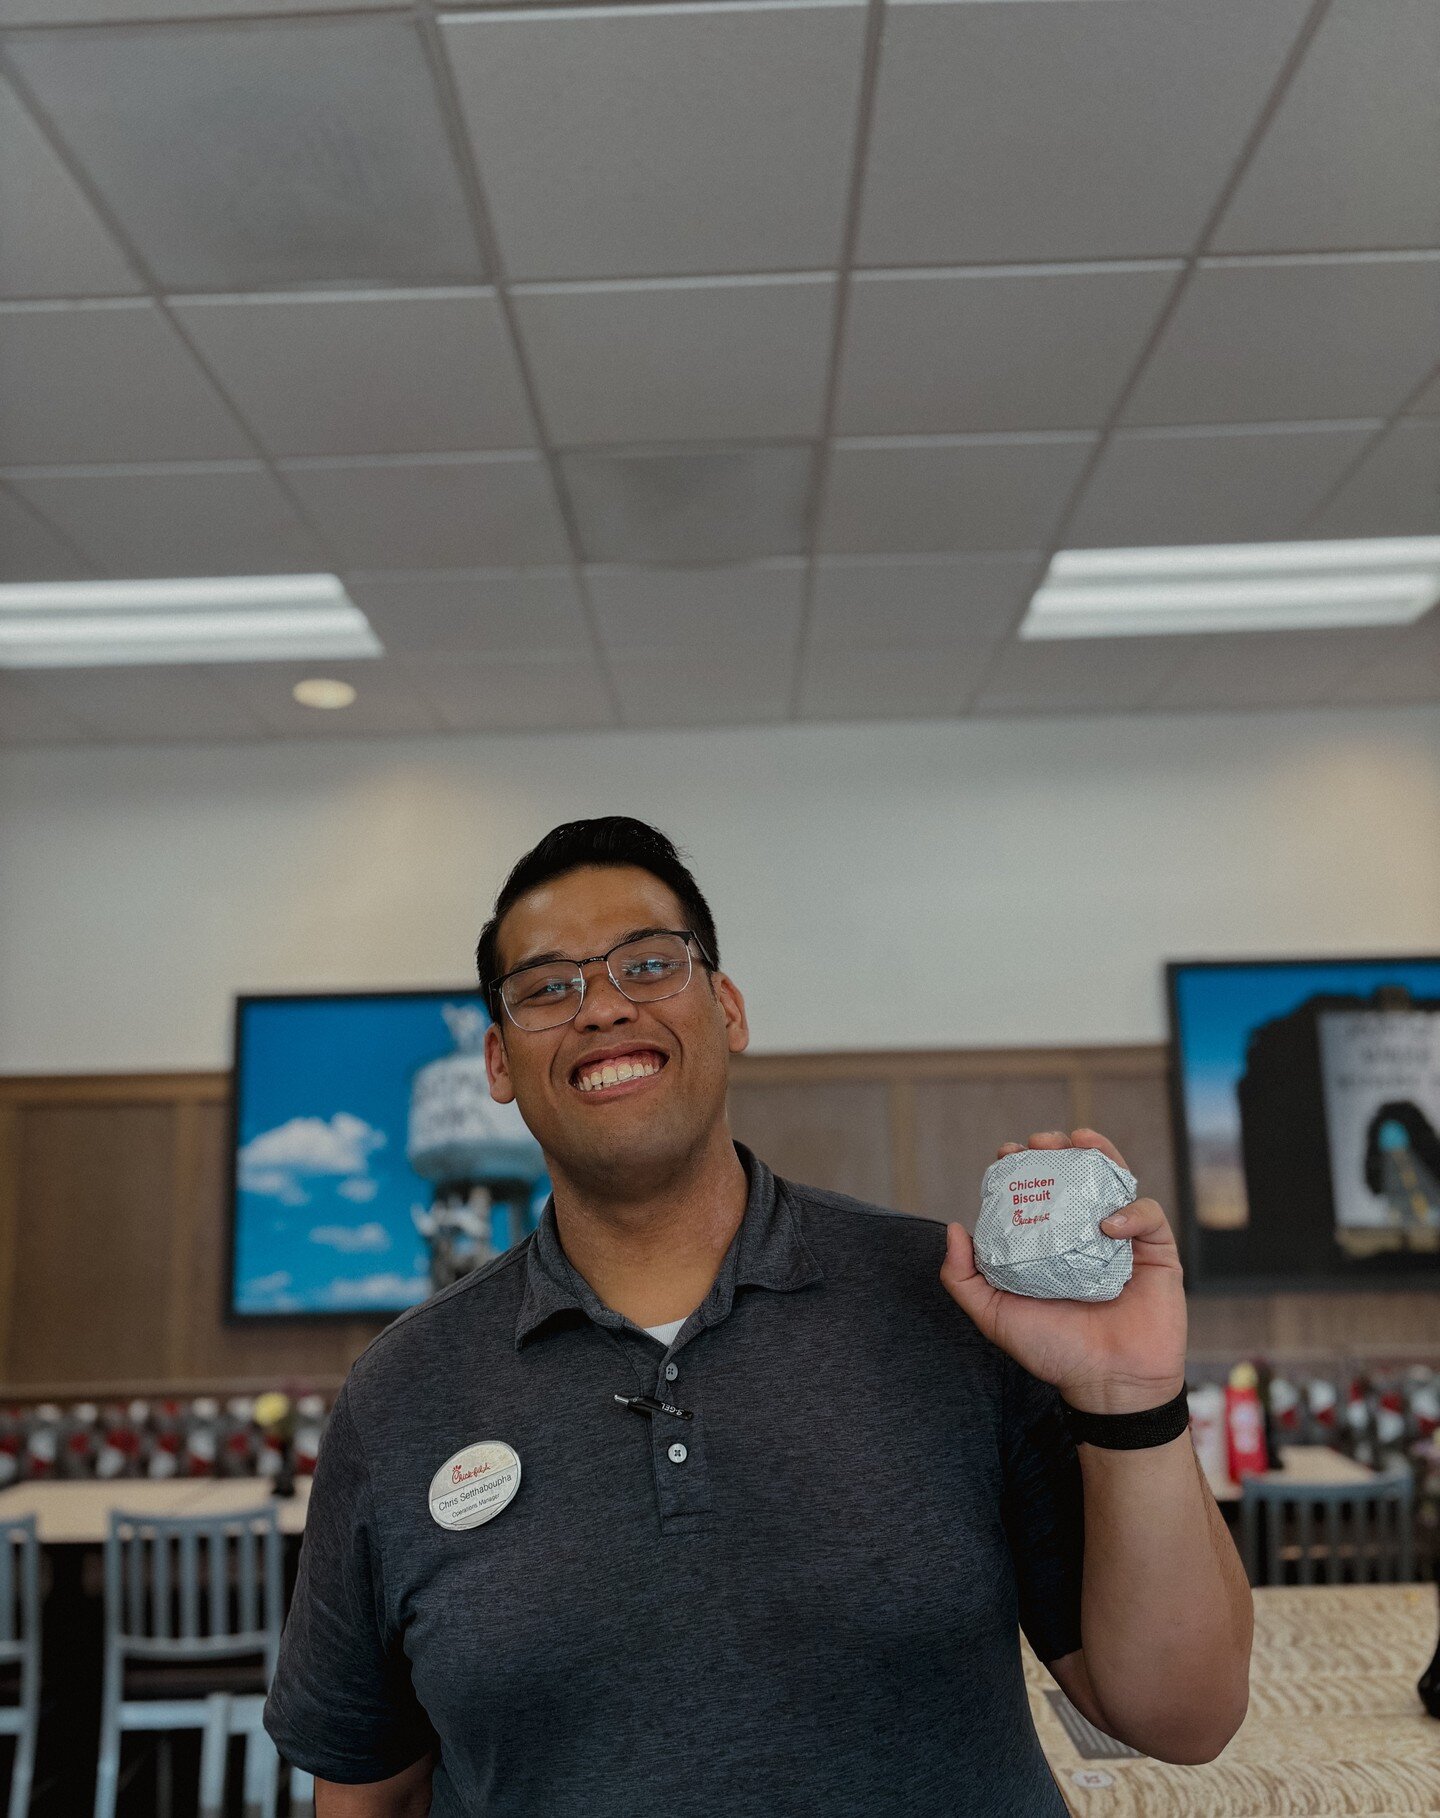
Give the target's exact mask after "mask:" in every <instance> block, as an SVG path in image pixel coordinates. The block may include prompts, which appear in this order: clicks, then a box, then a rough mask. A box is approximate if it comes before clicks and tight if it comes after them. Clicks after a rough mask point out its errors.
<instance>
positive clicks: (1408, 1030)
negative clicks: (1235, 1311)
mask: <svg viewBox="0 0 1440 1818" xmlns="http://www.w3.org/2000/svg"><path fill="white" fill-rule="evenodd" d="M1166 971H1167V981H1168V986H1169V1004H1170V1026H1171V1037H1172V1053H1173V1057H1174V1065H1173V1075H1172V1079H1173V1106H1174V1118H1175V1143H1176V1155H1177V1160H1178V1163H1179V1180H1180V1196H1181V1209H1182V1215H1183V1217H1182V1226H1183V1229H1182V1256H1183V1259H1184V1262H1185V1266H1186V1272H1187V1277H1188V1281H1189V1285H1191V1286H1192V1287H1195V1288H1197V1289H1200V1290H1202V1291H1203V1290H1207V1289H1208V1290H1215V1291H1225V1292H1231V1293H1233V1292H1236V1291H1237V1290H1238V1291H1244V1290H1246V1289H1254V1290H1257V1291H1258V1290H1264V1291H1266V1292H1273V1291H1275V1290H1277V1289H1287V1288H1304V1287H1313V1288H1337V1287H1342V1288H1348V1287H1354V1288H1362V1287H1363V1288H1375V1287H1385V1286H1391V1287H1404V1288H1411V1289H1413V1288H1416V1287H1421V1286H1424V1285H1426V1284H1427V1283H1428V1284H1429V1285H1431V1286H1433V1287H1435V1288H1437V1289H1440V958H1433V957H1432V958H1421V959H1339V960H1255V961H1243V962H1242V961H1233V960H1225V961H1192V962H1187V963H1178V962H1177V963H1175V964H1172V965H1170V966H1168V967H1167V968H1166Z"/></svg>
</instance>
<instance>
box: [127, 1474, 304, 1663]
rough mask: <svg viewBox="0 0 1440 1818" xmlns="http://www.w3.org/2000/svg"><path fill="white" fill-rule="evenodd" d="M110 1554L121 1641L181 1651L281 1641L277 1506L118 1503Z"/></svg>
mask: <svg viewBox="0 0 1440 1818" xmlns="http://www.w3.org/2000/svg"><path fill="white" fill-rule="evenodd" d="M262 1546H263V1547H264V1549H265V1551H264V1561H263V1571H262V1570H261V1547H262ZM105 1564H106V1596H107V1624H109V1625H112V1626H113V1632H114V1633H115V1634H116V1636H117V1637H118V1639H119V1640H120V1641H121V1643H122V1645H123V1644H125V1643H133V1644H135V1646H136V1650H137V1651H144V1652H153V1650H154V1647H155V1645H156V1644H160V1645H162V1646H163V1645H165V1644H168V1645H169V1646H170V1648H171V1649H172V1650H173V1652H174V1653H176V1654H177V1655H182V1656H183V1655H185V1654H187V1653H189V1654H198V1653H214V1652H215V1650H216V1647H217V1645H218V1646H219V1647H221V1648H222V1649H223V1647H224V1645H225V1644H226V1643H227V1642H231V1641H234V1642H236V1643H237V1644H240V1645H241V1646H243V1647H246V1648H248V1647H254V1648H256V1649H262V1648H263V1649H266V1650H268V1651H273V1645H272V1637H271V1635H270V1630H271V1629H272V1628H273V1630H274V1638H273V1640H275V1641H278V1636H279V1629H280V1621H281V1551H280V1531H279V1525H278V1514H277V1511H276V1510H275V1509H274V1508H273V1507H271V1506H264V1507H261V1508H258V1509H247V1510H244V1511H242V1512H239V1513H236V1514H233V1515H212V1516H205V1515H200V1516H165V1517H163V1518H162V1517H154V1516H134V1515H127V1514H125V1513H124V1512H123V1511H116V1512H115V1513H113V1514H112V1515H111V1517H110V1532H109V1535H108V1537H107V1540H106V1561H105ZM122 1587H123V1595H122ZM232 1588H233V1589H235V1590H236V1591H237V1592H238V1594H237V1595H232ZM262 1590H263V1594H264V1609H263V1611H262V1608H261V1594H262Z"/></svg>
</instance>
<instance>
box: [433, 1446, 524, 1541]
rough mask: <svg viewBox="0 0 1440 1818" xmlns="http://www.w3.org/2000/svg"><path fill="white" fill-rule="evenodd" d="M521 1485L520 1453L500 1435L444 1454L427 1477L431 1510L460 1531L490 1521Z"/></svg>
mask: <svg viewBox="0 0 1440 1818" xmlns="http://www.w3.org/2000/svg"><path fill="white" fill-rule="evenodd" d="M519 1488H520V1456H519V1454H518V1453H517V1452H516V1450H515V1448H514V1447H513V1446H508V1445H506V1443H505V1441H504V1440H503V1439H479V1440H476V1441H475V1443H474V1444H473V1445H468V1446H464V1447H462V1448H461V1450H460V1451H458V1452H456V1453H454V1454H453V1455H452V1456H451V1457H449V1458H447V1459H446V1460H445V1462H444V1464H442V1465H441V1467H440V1469H439V1470H438V1471H437V1472H436V1473H435V1475H434V1476H433V1477H432V1478H431V1479H430V1493H429V1502H430V1513H431V1515H432V1516H433V1518H434V1519H435V1520H436V1521H437V1522H438V1523H439V1525H440V1526H441V1527H442V1528H449V1529H451V1530H452V1531H455V1532H459V1531H461V1530H462V1529H465V1528H478V1527H479V1526H480V1525H481V1523H482V1522H486V1521H493V1520H494V1519H495V1517H496V1516H497V1515H498V1514H499V1513H500V1511H501V1510H502V1509H504V1508H507V1507H508V1506H509V1504H510V1503H511V1502H512V1501H513V1499H514V1496H515V1492H516V1491H517V1490H518V1489H519Z"/></svg>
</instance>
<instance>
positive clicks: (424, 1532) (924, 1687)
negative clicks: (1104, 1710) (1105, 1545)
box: [265, 1145, 1083, 1818]
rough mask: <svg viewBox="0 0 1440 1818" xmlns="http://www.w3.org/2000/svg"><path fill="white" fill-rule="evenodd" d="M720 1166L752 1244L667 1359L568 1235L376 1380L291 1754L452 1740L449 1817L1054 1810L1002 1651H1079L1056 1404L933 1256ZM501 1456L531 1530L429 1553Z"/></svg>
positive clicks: (784, 1188)
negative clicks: (461, 1478)
mask: <svg viewBox="0 0 1440 1818" xmlns="http://www.w3.org/2000/svg"><path fill="white" fill-rule="evenodd" d="M737 1148H738V1149H739V1153H740V1156H741V1159H742V1160H743V1162H744V1163H745V1167H746V1171H747V1175H748V1177H749V1182H750V1196H749V1203H748V1206H747V1208H746V1212H745V1217H744V1220H743V1222H742V1224H741V1227H740V1229H739V1231H738V1232H737V1233H736V1237H735V1241H734V1242H733V1243H732V1244H731V1246H730V1249H729V1251H728V1252H727V1254H726V1257H725V1260H724V1263H723V1265H722V1267H721V1269H720V1272H719V1275H718V1276H717V1277H716V1280H715V1283H714V1286H713V1287H712V1288H711V1290H710V1293H709V1294H708V1295H707V1297H706V1299H705V1302H704V1304H703V1305H702V1306H701V1307H699V1308H698V1309H697V1310H696V1311H695V1312H694V1313H692V1314H691V1316H690V1318H689V1319H688V1320H687V1321H686V1322H685V1325H684V1327H683V1328H682V1329H681V1331H680V1333H679V1334H678V1335H677V1337H676V1339H675V1341H674V1343H673V1344H672V1345H671V1346H670V1347H669V1349H668V1351H667V1350H666V1349H664V1348H663V1347H662V1346H661V1345H660V1343H659V1342H658V1341H657V1340H655V1339H653V1338H651V1337H649V1336H648V1335H647V1334H646V1333H644V1332H642V1331H641V1330H639V1329H638V1328H637V1327H635V1326H633V1325H631V1324H630V1323H629V1321H628V1320H626V1319H624V1318H622V1317H621V1315H619V1314H618V1313H613V1312H611V1311H610V1310H609V1309H608V1308H606V1307H604V1306H602V1305H601V1304H600V1302H599V1301H598V1300H597V1299H596V1297H595V1295H594V1293H593V1292H592V1291H591V1289H590V1287H589V1286H588V1284H587V1283H586V1282H585V1281H583V1280H582V1279H581V1278H580V1276H579V1275H577V1274H576V1272H575V1271H574V1270H573V1269H572V1268H571V1267H570V1264H569V1262H568V1261H567V1259H566V1256H565V1253H564V1251H563V1250H562V1248H561V1246H560V1242H559V1236H558V1232H557V1229H556V1224H555V1215H554V1208H553V1205H552V1206H551V1207H547V1209H546V1212H545V1216H544V1219H543V1221H542V1223H541V1225H540V1228H539V1230H538V1231H537V1232H536V1233H535V1235H534V1237H533V1238H530V1239H527V1240H526V1241H525V1242H524V1243H523V1244H520V1245H518V1246H517V1247H516V1248H515V1249H513V1250H510V1251H507V1252H506V1254H505V1255H504V1256H502V1257H499V1258H498V1259H497V1260H496V1261H495V1262H493V1263H491V1264H489V1265H487V1266H486V1267H485V1268H483V1269H480V1270H478V1271H476V1272H475V1273H474V1274H472V1275H468V1276H466V1277H465V1278H464V1279H463V1280H461V1281H459V1282H456V1283H455V1284H454V1286H453V1287H450V1288H447V1289H446V1290H445V1291H444V1292H443V1293H441V1294H438V1295H436V1296H435V1297H434V1298H433V1299H432V1300H428V1301H426V1302H424V1303H423V1304H422V1305H421V1306H419V1307H416V1308H413V1309H412V1310H411V1311H410V1312H408V1313H406V1314H404V1315H402V1317H401V1318H399V1319H398V1320H396V1321H395V1323H394V1324H393V1325H391V1326H389V1327H388V1328H387V1329H386V1330H385V1331H384V1332H383V1333H381V1335H380V1336H379V1337H378V1338H377V1339H376V1340H375V1341H374V1343H373V1344H372V1345H371V1346H370V1347H369V1349H368V1350H366V1351H365V1353H364V1354H363V1355H362V1356H361V1357H360V1358H359V1359H358V1360H357V1362H356V1364H355V1366H354V1368H353V1369H352V1370H351V1372H350V1376H349V1379H348V1380H347V1382H346V1384H345V1387H344V1389H343V1390H342V1391H341V1394H340V1397H339V1400H338V1401H337V1402H336V1405H335V1410H334V1413H333V1415H332V1418H331V1422H330V1426H329V1430H328V1432H327V1434H326V1439H325V1445H324V1449H323V1452H322V1455H321V1458H320V1464H319V1468H318V1470H317V1472H316V1477H315V1485H314V1493H313V1496H312V1498H311V1503H310V1513H309V1521H308V1526H307V1530H306V1536H305V1543H304V1546H303V1548H302V1551H301V1559H300V1575H299V1582H298V1584H297V1586H296V1590H295V1598H294V1603H293V1606H292V1608H291V1611H290V1616H289V1620H288V1622H287V1624H286V1629H285V1639H284V1645H283V1647H282V1649H281V1655H280V1666H279V1671H278V1673H277V1674H276V1677H275V1682H274V1685H273V1687H272V1688H271V1692H270V1698H269V1702H268V1703H267V1705H266V1709H265V1722H266V1725H267V1727H268V1729H269V1731H270V1733H271V1735H272V1736H273V1737H274V1738H275V1740H276V1742H277V1743H278V1744H279V1746H280V1749H281V1751H282V1753H283V1754H284V1755H285V1756H286V1757H287V1759H289V1760H290V1761H292V1762H295V1763H298V1764H299V1765H300V1766H301V1767H304V1768H308V1769H310V1770H311V1772H313V1773H316V1774H319V1775H321V1776H323V1777H324V1778H326V1779H329V1780H341V1781H365V1780H380V1779H383V1778H385V1777H387V1776H388V1775H391V1774H395V1773H398V1772H399V1771H400V1770H401V1769H402V1768H404V1767H406V1766H408V1765H409V1764H410V1763H411V1762H412V1761H415V1760H416V1759H417V1758H418V1757H419V1756H421V1755H422V1754H424V1753H425V1752H426V1751H427V1750H428V1749H431V1748H436V1747H438V1752H439V1759H438V1764H437V1766H436V1769H435V1781H434V1804H433V1807H432V1811H433V1815H434V1818H460V1815H461V1814H465V1815H466V1818H622V1814H623V1818H636V1814H645V1815H646V1818H650V1815H651V1814H653V1815H654V1818H721V1815H723V1818H792V1815H793V1818H818V1815H825V1818H849V1815H850V1814H854V1815H855V1818H859V1815H860V1814H862V1813H863V1814H866V1818H875V1815H876V1814H895V1818H901V1815H903V1818H962V1815H965V1814H974V1815H975V1818H1063V1814H1064V1809H1065V1808H1064V1805H1063V1803H1062V1801H1061V1799H1060V1796H1059V1792H1058V1790H1057V1788H1056V1786H1055V1783H1054V1780H1053V1779H1052V1777H1051V1775H1050V1772H1049V1769H1048V1767H1047V1766H1046V1763H1045V1759H1044V1757H1043V1755H1042V1754H1041V1751H1040V1747H1039V1743H1038V1742H1037V1740H1036V1736H1035V1730H1034V1727H1033V1725H1032V1723H1031V1719H1030V1712H1029V1707H1028V1704H1027V1702H1026V1694H1025V1687H1024V1682H1023V1679H1022V1674H1021V1665H1020V1652H1019V1635H1018V1628H1023V1629H1024V1631H1025V1633H1026V1635H1027V1636H1028V1637H1029V1639H1030V1641H1031V1643H1032V1645H1033V1646H1034V1648H1035V1650H1036V1652H1037V1653H1038V1654H1039V1656H1040V1658H1041V1659H1042V1660H1049V1659H1053V1658H1055V1657H1056V1656H1057V1655H1060V1654H1065V1653H1069V1652H1070V1651H1071V1650H1072V1649H1074V1648H1077V1647H1079V1645H1080V1568H1081V1553H1082V1545H1083V1534H1082V1506H1081V1493H1080V1471H1079V1464H1078V1461H1077V1458H1076V1454H1075V1448H1074V1444H1073V1442H1072V1440H1071V1438H1070V1435H1069V1431H1068V1428H1067V1426H1066V1424H1065V1420H1064V1417H1063V1413H1062V1410H1061V1408H1060V1404H1059V1398H1058V1396H1057V1395H1056V1393H1055V1391H1054V1390H1053V1389H1050V1388H1048V1387H1046V1386H1044V1385H1043V1384H1041V1383H1039V1382H1038V1381H1037V1380H1036V1379H1035V1378H1034V1377H1032V1376H1030V1375H1029V1374H1028V1373H1027V1372H1026V1371H1024V1370H1022V1369H1021V1368H1020V1367H1019V1366H1018V1365H1016V1364H1015V1363H1013V1362H1012V1361H1011V1360H1010V1359H1009V1358H1008V1357H1006V1356H1005V1355H1004V1353H1003V1352H1001V1351H1000V1350H998V1349H997V1348H996V1347H995V1346H993V1345H991V1344H990V1343H989V1342H988V1340H986V1339H985V1338H983V1337H982V1336H981V1334H980V1332H979V1330H978V1329H977V1328H976V1326H975V1325H974V1324H973V1323H972V1322H971V1320H970V1319H969V1318H968V1317H967V1316H966V1315H965V1314H964V1313H963V1312H962V1311H961V1310H960V1308H959V1307H958V1306H956V1305H955V1303H954V1302H953V1301H952V1300H951V1299H950V1297H949V1296H948V1295H947V1294H946V1292H945V1290H944V1288H943V1287H942V1286H941V1285H940V1281H939V1278H938V1271H939V1268H940V1263H941V1259H942V1256H943V1253H944V1246H945V1232H944V1228H943V1227H942V1226H940V1225H938V1224H935V1223H932V1222H931V1221H929V1220H927V1219H920V1218H910V1217H906V1216H904V1215H901V1214H896V1213H891V1212H886V1211H883V1210H881V1209H880V1208H878V1207H874V1206H866V1205H862V1204H861V1203H860V1202H858V1201H856V1200H852V1199H846V1198H844V1197H842V1196H840V1195H837V1194H832V1193H824V1192H820V1191H818V1190H817V1189H815V1188H813V1187H803V1186H798V1185H796V1184H794V1183H792V1182H789V1181H782V1180H777V1179H776V1178H775V1177H774V1176H773V1175H772V1174H771V1172H770V1170H769V1169H768V1168H767V1167H766V1166H765V1165H764V1163H763V1162H760V1161H758V1160H757V1159H756V1158H755V1157H754V1156H753V1155H752V1154H750V1152H749V1151H748V1150H747V1149H744V1148H743V1147H740V1146H739V1145H737ZM617 1392H619V1393H623V1394H627V1395H633V1394H641V1393H643V1394H647V1395H651V1396H654V1397H655V1398H656V1399H657V1400H662V1401H666V1402H670V1403H672V1404H676V1405H678V1406H679V1407H682V1408H687V1409H690V1410H692V1411H693V1416H694V1417H693V1419H691V1420H680V1419H678V1418H676V1417H673V1416H669V1415H656V1416H654V1417H653V1418H651V1417H646V1416H644V1415H640V1414H637V1413H635V1412H633V1411H631V1410H630V1409H627V1408H623V1407H620V1406H619V1405H617V1403H616V1402H615V1401H614V1399H613V1397H614V1395H615V1394H616V1393H617ZM487 1439H489V1440H504V1441H505V1442H507V1443H508V1444H509V1445H510V1446H512V1447H513V1448H514V1449H515V1451H516V1452H517V1453H518V1454H519V1457H520V1464H521V1480H520V1486H519V1490H518V1492H517V1493H516V1495H515V1497H514V1500H513V1501H511V1502H510V1504H509V1506H508V1507H506V1508H504V1509H502V1510H501V1512H500V1513H499V1514H498V1515H496V1516H495V1517H494V1518H493V1519H492V1520H490V1521H488V1522H486V1523H485V1524H484V1525H483V1526H480V1527H476V1528H472V1529H469V1530H466V1531H462V1532H453V1531H450V1530H447V1529H445V1528H442V1527H440V1526H439V1525H438V1524H437V1523H436V1522H435V1520H434V1519H432V1517H431V1515H430V1512H429V1506H428V1502H427V1491H428V1488H429V1485H430V1481H431V1478H432V1477H433V1476H434V1474H435V1472H436V1471H437V1469H438V1468H439V1467H440V1465H442V1464H443V1463H445V1462H446V1461H447V1460H448V1459H450V1457H451V1456H452V1454H454V1453H456V1452H458V1451H460V1450H461V1449H462V1448H463V1447H465V1446H467V1445H469V1444H471V1443H473V1442H475V1441H479V1440H487ZM677 1442H678V1443H679V1444H680V1445H683V1447H684V1454H683V1457H681V1456H680V1455H679V1454H678V1453H676V1455H675V1457H674V1459H672V1455H671V1448H672V1447H673V1446H676V1444H677ZM1017 1625H1018V1626H1017Z"/></svg>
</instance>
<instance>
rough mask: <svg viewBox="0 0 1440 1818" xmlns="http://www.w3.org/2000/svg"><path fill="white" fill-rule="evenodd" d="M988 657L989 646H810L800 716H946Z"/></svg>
mask: <svg viewBox="0 0 1440 1818" xmlns="http://www.w3.org/2000/svg"><path fill="white" fill-rule="evenodd" d="M993 655H994V649H993V646H992V645H990V644H977V645H973V646H965V645H958V646H955V647H952V648H950V649H946V650H923V651H922V650H864V651H856V650H812V651H811V652H810V654H809V656H808V657H807V658H806V662H805V676H804V680H803V682H802V683H801V687H800V713H799V717H800V718H801V719H802V720H921V719H936V718H941V719H948V718H949V717H951V716H952V715H954V714H959V713H963V712H964V710H965V706H966V703H967V702H968V701H969V699H970V697H971V695H973V694H974V692H975V690H976V688H977V687H978V686H979V683H980V680H981V678H982V677H983V676H984V674H985V671H986V669H987V668H988V667H989V665H990V662H991V660H992V658H993Z"/></svg>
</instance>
